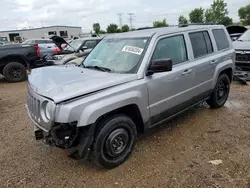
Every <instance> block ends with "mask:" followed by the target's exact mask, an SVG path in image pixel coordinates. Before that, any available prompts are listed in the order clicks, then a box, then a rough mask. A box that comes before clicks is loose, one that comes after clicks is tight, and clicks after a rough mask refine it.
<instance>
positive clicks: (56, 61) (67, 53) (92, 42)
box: [44, 36, 102, 66]
mask: <svg viewBox="0 0 250 188" xmlns="http://www.w3.org/2000/svg"><path fill="white" fill-rule="evenodd" d="M51 39H52V40H53V42H54V43H55V44H56V45H57V46H58V48H61V50H60V51H59V52H57V54H56V55H48V56H46V57H45V58H44V65H45V66H47V65H63V64H66V63H67V62H69V61H71V60H73V59H76V58H79V57H86V56H87V55H88V54H89V53H90V52H91V50H92V49H93V48H94V47H95V46H96V45H97V44H98V43H99V42H100V41H101V40H102V38H100V37H90V38H81V39H76V40H73V41H72V42H70V43H68V42H66V41H65V40H64V39H63V38H61V37H58V36H54V37H52V38H51ZM65 44H67V46H66V47H65V48H64V49H63V48H62V46H64V45H65Z"/></svg>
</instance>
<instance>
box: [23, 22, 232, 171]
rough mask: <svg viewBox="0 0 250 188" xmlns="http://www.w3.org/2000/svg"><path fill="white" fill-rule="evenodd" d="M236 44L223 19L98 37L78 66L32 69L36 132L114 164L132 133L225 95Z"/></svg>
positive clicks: (217, 102)
mask: <svg viewBox="0 0 250 188" xmlns="http://www.w3.org/2000/svg"><path fill="white" fill-rule="evenodd" d="M234 59H235V51H234V49H233V46H232V43H231V40H230V37H229V34H228V33H227V31H226V29H225V27H224V26H219V25H200V26H198V25H193V26H191V25H189V26H182V27H181V26H180V27H166V28H155V29H146V30H140V31H135V32H128V33H122V34H116V35H111V36H108V37H106V38H104V39H103V40H102V41H101V42H100V43H99V44H98V45H97V46H96V47H95V48H94V50H93V51H92V52H91V53H90V54H89V56H88V57H87V58H86V59H85V61H83V62H82V64H81V66H80V67H76V66H56V67H45V68H40V69H34V70H32V73H31V75H30V76H29V85H28V105H27V109H28V114H29V116H30V118H31V119H32V121H33V122H34V124H35V136H36V138H37V139H43V140H44V141H45V143H47V144H50V145H54V146H57V147H60V148H64V149H65V148H71V150H72V152H71V154H70V157H72V158H74V159H81V158H86V157H91V158H92V159H93V161H94V163H95V164H97V165H99V166H102V167H105V168H114V167H117V166H119V165H120V164H122V163H123V162H124V161H126V160H127V159H128V157H129V156H130V154H131V152H132V150H133V148H134V146H135V141H136V137H137V135H138V134H139V133H143V132H145V131H147V130H149V129H151V128H153V127H155V126H156V125H159V124H161V123H164V122H166V121H167V120H169V119H170V118H172V117H174V116H176V115H178V114H180V113H181V112H183V111H185V110H186V109H188V108H190V107H192V106H194V105H196V104H197V103H200V102H202V101H207V103H208V104H209V105H210V107H211V108H219V107H221V106H223V105H224V103H225V102H226V100H227V98H228V95H229V90H230V83H231V81H232V77H233V71H234V66H235V65H234V64H235V62H234Z"/></svg>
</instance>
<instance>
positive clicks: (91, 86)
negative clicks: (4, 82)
mask: <svg viewBox="0 0 250 188" xmlns="http://www.w3.org/2000/svg"><path fill="white" fill-rule="evenodd" d="M136 79H137V75H136V74H114V73H107V72H101V71H96V70H90V69H85V68H80V67H76V66H74V65H71V66H54V67H44V68H39V69H33V70H32V72H31V74H30V75H29V87H30V88H31V89H32V90H33V91H35V92H36V93H37V94H39V95H42V96H44V97H47V98H50V99H52V100H53V101H54V102H55V103H58V102H61V101H65V100H68V99H71V98H74V97H78V96H81V95H85V94H88V93H92V92H95V91H100V90H102V89H105V88H110V87H113V86H116V85H119V84H123V83H126V82H130V81H133V80H136Z"/></svg>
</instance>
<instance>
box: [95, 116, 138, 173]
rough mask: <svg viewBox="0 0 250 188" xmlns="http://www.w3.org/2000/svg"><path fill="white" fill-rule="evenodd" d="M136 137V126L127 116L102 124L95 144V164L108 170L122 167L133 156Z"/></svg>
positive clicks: (110, 118) (112, 117) (114, 117)
mask: <svg viewBox="0 0 250 188" xmlns="http://www.w3.org/2000/svg"><path fill="white" fill-rule="evenodd" d="M136 137H137V130H136V125H135V123H134V122H133V121H132V120H131V119H130V118H129V117H127V116H125V115H116V116H111V117H109V118H108V119H106V120H104V121H103V122H100V124H99V125H98V129H97V133H96V135H95V139H94V142H93V150H92V159H93V162H94V163H95V164H96V165H98V166H100V167H104V168H107V169H112V168H115V167H117V166H119V165H121V164H122V163H124V162H125V161H126V160H127V159H128V158H129V156H130V155H131V153H132V151H133V148H134V146H135V140H136Z"/></svg>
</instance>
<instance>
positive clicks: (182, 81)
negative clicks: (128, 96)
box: [147, 34, 195, 125]
mask: <svg viewBox="0 0 250 188" xmlns="http://www.w3.org/2000/svg"><path fill="white" fill-rule="evenodd" d="M187 54H188V53H187V48H186V43H185V39H184V35H182V34H181V35H175V36H170V37H165V38H160V39H159V40H158V42H157V44H156V47H155V51H154V54H153V56H152V60H151V61H153V60H156V59H164V58H171V59H172V61H173V70H172V71H170V72H163V73H155V74H153V75H152V76H149V77H147V79H148V82H147V85H148V93H149V108H150V114H151V125H153V124H155V123H157V122H159V121H161V120H164V119H166V118H168V117H170V116H172V115H174V114H175V113H177V112H179V111H181V110H183V109H184V108H187V107H188V106H190V105H192V104H193V102H194V97H193V96H194V93H193V90H192V87H193V79H194V73H195V70H194V68H195V67H194V66H193V65H192V63H190V62H189V60H188V55H187Z"/></svg>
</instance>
